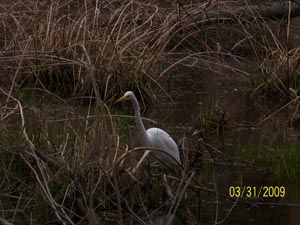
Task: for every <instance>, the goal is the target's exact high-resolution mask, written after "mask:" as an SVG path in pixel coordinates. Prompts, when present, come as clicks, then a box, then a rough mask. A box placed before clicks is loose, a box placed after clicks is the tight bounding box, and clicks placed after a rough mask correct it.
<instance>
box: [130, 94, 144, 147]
mask: <svg viewBox="0 0 300 225" xmlns="http://www.w3.org/2000/svg"><path fill="white" fill-rule="evenodd" d="M133 104H134V109H135V122H136V126H137V130H138V133H139V134H140V135H141V139H142V142H143V143H146V142H147V133H146V129H145V126H144V123H143V121H142V117H141V110H140V106H139V103H138V101H137V99H136V98H135V97H134V99H133Z"/></svg>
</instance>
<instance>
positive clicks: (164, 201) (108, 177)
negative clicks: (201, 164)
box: [0, 0, 296, 224]
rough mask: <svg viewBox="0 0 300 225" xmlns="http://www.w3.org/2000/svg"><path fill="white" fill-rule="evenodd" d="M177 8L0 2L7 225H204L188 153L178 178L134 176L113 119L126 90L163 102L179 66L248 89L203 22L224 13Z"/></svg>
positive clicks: (1, 203)
mask: <svg viewBox="0 0 300 225" xmlns="http://www.w3.org/2000/svg"><path fill="white" fill-rule="evenodd" d="M177 3H178V4H175V3H170V4H168V3H167V2H166V3H160V4H158V5H157V4H156V3H155V2H152V1H118V0H114V1H91V0H85V1H82V2H80V1H75V0H70V1H50V2H49V1H32V0H26V1H17V2H13V3H12V2H11V1H2V2H1V3H0V8H1V11H2V12H3V13H1V17H0V21H1V23H0V49H1V55H0V61H1V63H0V64H1V65H0V68H1V69H0V73H1V74H0V75H1V76H0V121H1V123H0V130H1V132H0V143H1V146H0V153H1V154H0V175H1V176H0V190H1V191H0V197H1V198H0V212H1V214H0V221H1V222H2V220H3V221H4V222H2V223H7V224H9V223H13V224H23V223H24V221H25V222H26V223H29V224H45V223H48V224H50V223H61V224H137V223H138V224H146V221H147V220H149V219H150V220H151V214H152V212H157V211H163V212H164V213H165V215H166V218H165V219H166V220H169V221H172V220H173V219H174V217H175V216H174V215H175V214H176V215H179V216H181V217H186V215H189V219H190V220H191V221H190V223H191V224H192V223H193V222H195V221H197V218H194V216H193V214H192V213H191V212H190V209H189V205H187V204H188V203H189V202H193V200H195V199H193V200H191V199H187V201H186V198H187V197H186V196H185V193H186V192H188V191H191V192H193V193H195V192H197V194H198V191H200V190H203V188H202V187H201V186H200V185H199V183H197V182H196V180H195V179H194V176H195V172H194V171H191V172H190V171H187V168H188V166H187V165H188V164H189V162H188V154H187V153H186V155H185V158H186V164H185V166H184V167H183V168H182V170H180V171H172V172H173V173H170V174H165V175H163V176H162V175H161V173H160V172H161V171H159V172H157V171H150V172H149V174H147V172H144V174H143V176H140V174H139V173H137V174H132V173H129V172H128V171H130V168H133V167H134V166H135V164H136V162H137V160H136V158H137V157H136V155H138V154H139V153H140V152H141V151H144V149H143V148H137V149H131V147H129V146H128V145H127V144H124V142H122V140H121V138H120V135H119V134H118V129H117V127H118V126H119V125H118V124H117V122H116V120H115V119H114V117H113V116H112V114H111V112H110V104H111V100H112V99H113V98H114V97H115V95H116V93H118V94H119V92H120V90H122V91H124V90H127V89H131V90H134V91H136V92H137V93H139V96H141V99H142V100H145V99H150V100H148V101H151V98H154V97H153V96H154V95H152V94H151V93H152V90H160V91H163V92H166V91H165V89H164V87H163V86H162V85H161V82H160V81H161V80H162V79H163V78H164V77H165V76H167V75H169V73H171V72H172V70H174V69H175V70H176V67H177V66H182V67H192V68H195V69H196V70H199V71H200V70H201V71H207V70H211V71H215V72H216V74H221V75H222V73H223V72H224V70H225V71H230V72H231V74H234V75H236V74H240V75H242V76H241V77H243V78H246V79H248V80H251V79H252V78H251V77H250V76H249V72H248V71H246V70H245V69H244V68H243V66H241V65H242V62H249V59H245V58H243V57H242V56H240V55H234V54H232V52H233V51H232V52H231V51H230V50H228V49H227V48H225V47H224V46H222V43H221V42H220V38H219V37H218V34H219V33H220V32H221V31H222V29H223V28H222V27H220V26H218V27H216V26H214V25H213V24H211V23H210V22H211V19H210V18H207V17H206V16H205V15H206V10H208V9H209V8H210V7H211V8H213V7H216V6H217V3H214V2H211V1H209V4H187V5H184V4H179V3H180V2H179V1H178V2H177ZM238 21H239V20H238ZM257 23H260V22H258V20H257ZM241 26H242V27H243V30H242V32H240V30H239V32H238V33H239V35H242V36H243V38H245V40H246V39H247V40H249V42H250V44H251V46H252V44H253V43H252V42H253V39H252V38H251V37H250V36H249V35H248V33H247V32H248V31H247V29H246V28H247V26H246V25H245V22H241ZM227 28H228V27H226V29H227ZM265 28H266V27H265ZM228 30H230V32H232V33H233V34H234V32H236V31H237V30H236V29H231V28H228ZM266 30H267V32H269V30H268V29H267V28H266ZM210 34H211V35H210ZM239 37H240V36H239ZM262 40H264V39H262ZM267 40H269V39H267ZM238 43H240V42H238ZM257 43H258V41H257V40H255V44H257ZM230 44H232V43H230ZM234 46H235V47H236V46H238V44H236V43H235V44H234ZM232 49H233V48H232ZM253 49H256V48H253ZM264 50H268V51H266V52H269V53H270V52H273V51H271V47H266V48H264ZM295 52H296V51H295ZM255 53H256V54H255V55H257V60H258V59H260V60H261V58H262V54H261V53H260V52H255ZM259 54H261V55H259ZM270 57H271V56H270ZM232 61H234V63H236V64H237V65H236V64H233V63H232ZM175 75H176V74H175ZM200 75H201V74H200ZM206 147H207V148H208V146H206ZM212 149H213V147H212ZM192 184H193V185H192ZM190 186H193V188H190V189H189V187H190ZM151 187H152V188H151ZM155 190H163V191H161V192H164V195H163V196H159V195H156V194H155V193H154V192H155ZM187 202H188V203H187ZM149 205H150V208H149ZM184 215H185V216H184ZM197 222H199V221H197Z"/></svg>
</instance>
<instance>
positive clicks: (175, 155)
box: [115, 91, 181, 169]
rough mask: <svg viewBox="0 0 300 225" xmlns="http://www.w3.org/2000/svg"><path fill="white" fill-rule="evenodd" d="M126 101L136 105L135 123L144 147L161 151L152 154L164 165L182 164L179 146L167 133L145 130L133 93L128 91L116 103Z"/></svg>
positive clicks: (156, 129) (145, 154)
mask: <svg viewBox="0 0 300 225" xmlns="http://www.w3.org/2000/svg"><path fill="white" fill-rule="evenodd" d="M125 100H131V101H132V102H133V104H134V109H135V122H136V126H137V131H138V133H139V136H140V140H141V144H142V145H143V147H150V148H155V149H159V150H160V151H155V150H154V151H152V154H153V155H154V156H155V157H157V158H158V159H159V160H160V161H161V162H162V163H163V164H166V165H167V166H169V167H172V166H174V165H177V164H178V163H181V161H180V155H179V150H178V147H177V144H176V143H175V141H174V140H173V138H172V137H171V136H170V135H169V134H168V133H167V132H165V131H164V130H162V129H160V128H156V127H153V128H150V129H148V130H146V129H145V126H144V124H143V121H142V118H141V113H140V106H139V103H138V101H137V99H136V97H135V95H134V93H133V92H132V91H127V92H126V93H125V94H124V95H123V96H122V97H121V98H119V99H118V100H116V101H115V103H118V102H123V101H125ZM150 151H151V150H146V151H145V153H144V155H143V156H142V158H141V159H140V161H139V162H138V164H137V166H136V167H135V168H136V169H137V168H138V167H139V165H140V164H141V163H142V161H143V160H144V159H145V158H146V157H147V156H148V154H149V153H150Z"/></svg>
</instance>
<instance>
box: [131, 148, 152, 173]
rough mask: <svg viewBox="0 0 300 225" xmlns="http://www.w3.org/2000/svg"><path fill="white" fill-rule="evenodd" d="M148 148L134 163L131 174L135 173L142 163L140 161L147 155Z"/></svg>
mask: <svg viewBox="0 0 300 225" xmlns="http://www.w3.org/2000/svg"><path fill="white" fill-rule="evenodd" d="M149 153H150V150H146V151H145V152H144V155H143V156H142V158H141V159H140V160H139V162H138V163H137V164H136V166H135V167H134V168H133V169H132V170H131V174H135V173H136V171H137V170H138V168H139V167H140V165H141V164H142V162H143V161H144V160H145V158H146V157H147V156H148V155H149Z"/></svg>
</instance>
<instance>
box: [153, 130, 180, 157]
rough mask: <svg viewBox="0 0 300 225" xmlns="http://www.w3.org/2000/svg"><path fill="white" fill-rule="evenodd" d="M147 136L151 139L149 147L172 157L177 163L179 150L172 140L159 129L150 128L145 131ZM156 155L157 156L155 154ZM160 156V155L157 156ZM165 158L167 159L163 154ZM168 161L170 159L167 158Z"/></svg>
mask: <svg viewBox="0 0 300 225" xmlns="http://www.w3.org/2000/svg"><path fill="white" fill-rule="evenodd" d="M147 134H148V135H149V137H150V139H151V147H154V148H158V149H161V150H164V151H165V152H167V153H168V154H170V155H171V156H173V157H174V158H175V159H176V160H177V161H180V156H179V150H178V147H177V144H176V142H175V141H174V140H173V138H172V137H171V136H170V135H169V134H168V133H167V132H165V131H164V130H162V129H159V128H150V129H148V130H147ZM155 155H158V154H155ZM159 155H162V154H159ZM164 155H165V156H164V157H163V158H165V157H167V158H169V156H167V154H164ZM169 159H170V158H169Z"/></svg>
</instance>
